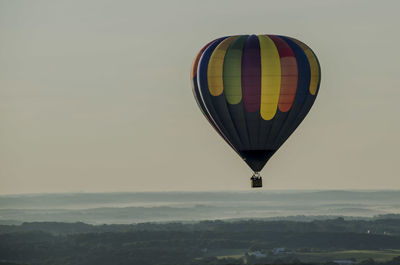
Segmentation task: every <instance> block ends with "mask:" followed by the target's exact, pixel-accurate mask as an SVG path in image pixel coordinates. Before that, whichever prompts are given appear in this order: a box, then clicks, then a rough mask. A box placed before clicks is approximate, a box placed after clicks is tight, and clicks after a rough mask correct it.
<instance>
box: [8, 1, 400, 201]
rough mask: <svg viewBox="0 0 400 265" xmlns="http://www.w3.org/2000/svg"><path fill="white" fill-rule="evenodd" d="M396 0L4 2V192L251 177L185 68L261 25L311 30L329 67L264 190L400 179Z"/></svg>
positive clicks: (207, 185) (221, 185) (226, 184)
mask: <svg viewBox="0 0 400 265" xmlns="http://www.w3.org/2000/svg"><path fill="white" fill-rule="evenodd" d="M399 3H400V2H399V1H397V0H394V1H367V0H359V1H358V0H357V1H356V0H354V1H350V0H345V1H339V0H328V1H323V0H312V1H311V0H310V1H299V0H294V1H266V0H261V1H242V0H241V1H232V0H229V1H227V0H218V1H215V0H213V1H206V0H202V1H189V0H182V1H178V0H165V1H164V0H163V1H162V0H159V1H149V0H147V1H99V0H91V1H52V0H48V1H30V0H27V1H4V0H0V36H1V41H0V194H15V193H38V192H51V193H52V192H80V191H82V192H98V191H170V190H171V191H176V190H248V189H250V187H249V186H250V183H249V178H250V176H251V173H252V172H251V170H250V169H249V168H248V167H247V165H246V164H245V163H244V162H243V161H242V160H241V158H239V157H238V156H237V155H236V153H235V152H234V151H233V150H231V149H230V147H229V146H228V145H227V144H226V143H225V142H224V141H223V140H221V138H220V137H219V135H217V133H216V132H215V131H214V130H213V129H212V128H211V126H210V125H209V124H208V123H207V121H206V120H205V118H204V117H203V115H202V114H201V112H200V110H199V109H198V107H197V105H196V103H195V100H194V98H193V95H192V91H191V85H190V77H189V72H190V67H191V64H192V60H193V58H194V56H195V55H196V53H197V52H198V50H199V49H200V48H201V47H202V46H203V45H204V44H206V43H207V42H209V41H211V40H213V39H215V38H217V37H221V36H227V35H236V34H252V33H254V34H264V33H265V34H267V33H268V34H281V35H287V36H291V37H295V38H297V39H299V40H301V41H303V42H305V43H306V44H308V45H309V46H310V47H311V48H312V49H313V50H314V52H315V53H316V54H317V56H318V58H319V61H320V64H321V70H322V82H321V87H320V92H319V95H318V97H317V100H316V102H315V104H314V106H313V108H312V109H311V111H310V113H309V115H308V117H307V118H306V119H305V121H304V122H303V123H302V124H301V125H300V127H299V128H298V129H297V131H296V132H295V133H294V134H293V135H292V136H291V137H290V139H289V140H288V141H287V142H286V143H285V144H284V146H283V147H282V148H281V149H280V150H279V151H278V152H277V153H276V154H275V156H274V157H273V158H272V159H271V160H270V161H269V162H268V163H267V165H266V166H265V168H264V169H263V171H262V175H263V178H264V190H268V189H400V159H399V158H400V155H399V153H398V150H399V147H400V137H399V136H400V116H399V102H400V67H399V62H400V52H399V48H398V46H399V43H400V34H399V25H400V16H399V15H398V10H399V9H400V4H399Z"/></svg>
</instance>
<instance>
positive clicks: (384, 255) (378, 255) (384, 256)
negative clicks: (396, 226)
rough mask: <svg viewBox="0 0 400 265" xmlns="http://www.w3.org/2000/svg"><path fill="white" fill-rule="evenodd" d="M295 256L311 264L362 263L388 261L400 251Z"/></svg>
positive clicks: (302, 254)
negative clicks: (328, 261) (346, 260)
mask: <svg viewBox="0 0 400 265" xmlns="http://www.w3.org/2000/svg"><path fill="white" fill-rule="evenodd" d="M294 256H295V257H297V258H298V259H300V260H302V261H309V262H311V261H315V262H321V261H327V260H335V259H352V258H353V259H355V260H356V261H362V260H366V259H368V258H372V259H374V260H376V261H388V260H391V259H393V258H394V257H397V256H400V249H384V250H343V251H321V252H295V253H294Z"/></svg>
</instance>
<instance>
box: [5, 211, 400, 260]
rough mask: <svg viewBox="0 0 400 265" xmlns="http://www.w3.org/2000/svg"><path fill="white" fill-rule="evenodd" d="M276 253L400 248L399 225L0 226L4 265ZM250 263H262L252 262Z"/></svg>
mask: <svg viewBox="0 0 400 265" xmlns="http://www.w3.org/2000/svg"><path fill="white" fill-rule="evenodd" d="M277 247H284V248H287V249H291V250H293V251H296V250H299V249H301V250H302V251H310V252H311V251H320V250H346V249H349V250H350V249H351V250H357V249H359V250H361V249H362V250H380V249H400V220H399V219H378V220H371V221H361V220H351V221H346V220H344V219H343V218H337V219H333V220H324V221H312V222H294V221H235V222H223V221H203V222H197V223H190V224H184V223H166V224H154V223H143V224H135V225H100V226H95V225H88V224H84V223H51V222H50V223H49V222H46V223H40V222H38V223H24V224H22V225H15V226H12V225H10V226H8V225H3V226H0V261H2V262H3V264H7V262H8V263H14V264H32V265H34V264H38V265H39V264H40V265H42V264H43V265H44V264H52V265H54V264H56V265H64V264H65V265H67V264H74V265H92V264H96V265H103V264H104V265H105V264H115V265H117V264H120V265H125V264H141V265H146V264H149V265H150V264H151V265H161V264H163V265H167V264H192V265H200V264H244V262H245V261H244V258H238V259H234V258H219V259H218V258H216V257H214V256H212V255H211V254H210V253H218V251H220V253H223V250H226V249H243V250H244V252H246V251H248V252H250V251H254V250H272V249H274V248H277ZM221 251H222V252H221ZM215 256H217V255H215ZM273 259H276V257H273ZM397 261H398V260H397ZM246 262H247V264H255V263H257V262H259V261H257V260H254V261H251V257H247V260H246ZM271 262H275V263H279V262H278V261H272V260H271ZM280 262H282V263H281V264H284V262H290V263H291V264H300V261H299V260H296V259H294V257H293V255H287V257H284V260H282V261H280ZM365 262H370V263H368V264H379V263H371V262H373V261H371V260H370V261H365ZM0 264H1V263H0ZM258 264H260V263H258ZM366 264H367V263H366ZM382 264H384V263H382ZM387 264H390V263H387Z"/></svg>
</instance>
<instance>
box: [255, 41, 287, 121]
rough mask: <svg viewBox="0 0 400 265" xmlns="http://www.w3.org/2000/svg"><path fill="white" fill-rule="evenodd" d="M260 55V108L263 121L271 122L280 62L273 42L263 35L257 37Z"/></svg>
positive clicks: (276, 93) (275, 100) (277, 87)
mask: <svg viewBox="0 0 400 265" xmlns="http://www.w3.org/2000/svg"><path fill="white" fill-rule="evenodd" d="M258 39H259V41H260V53H261V107H260V113H261V117H262V118H263V119H264V120H271V119H272V118H273V117H274V116H275V113H276V110H277V108H278V101H279V94H280V89H281V62H280V57H279V52H278V49H277V48H276V46H275V44H274V42H273V41H272V40H271V39H270V38H269V37H268V36H264V35H258Z"/></svg>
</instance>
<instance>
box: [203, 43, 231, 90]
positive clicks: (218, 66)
mask: <svg viewBox="0 0 400 265" xmlns="http://www.w3.org/2000/svg"><path fill="white" fill-rule="evenodd" d="M237 38H238V36H232V37H229V38H226V39H224V40H223V41H221V43H220V44H218V46H217V47H216V48H215V50H214V52H213V53H212V54H211V57H210V60H209V62H208V69H207V81H208V90H209V91H210V93H211V95H213V96H219V95H221V94H222V91H224V82H223V78H222V75H223V71H224V58H225V54H226V50H227V49H228V48H229V46H230V45H231V43H232V42H233V41H234V40H236V39H237Z"/></svg>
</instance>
